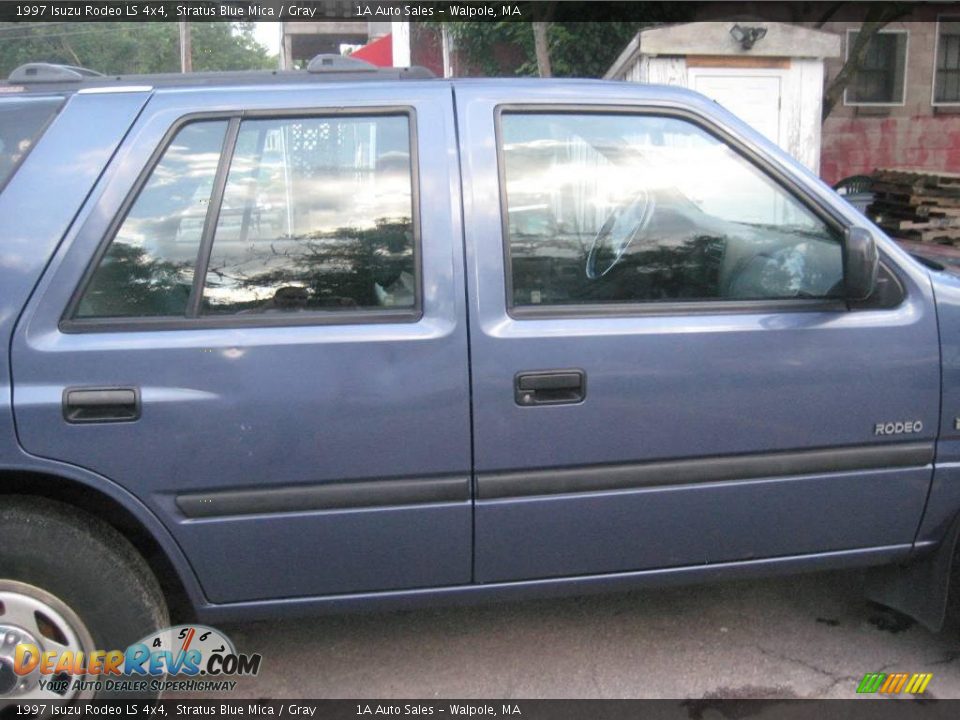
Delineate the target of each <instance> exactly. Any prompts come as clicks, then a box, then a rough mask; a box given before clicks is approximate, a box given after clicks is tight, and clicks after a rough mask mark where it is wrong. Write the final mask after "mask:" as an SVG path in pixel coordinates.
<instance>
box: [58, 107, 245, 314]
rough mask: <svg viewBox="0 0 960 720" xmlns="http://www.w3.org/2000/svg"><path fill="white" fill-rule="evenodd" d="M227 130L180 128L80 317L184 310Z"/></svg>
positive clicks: (218, 125) (212, 125)
mask: <svg viewBox="0 0 960 720" xmlns="http://www.w3.org/2000/svg"><path fill="white" fill-rule="evenodd" d="M226 128H227V122H226V121H225V120H224V121H213V122H202V123H194V124H191V125H187V126H185V127H184V128H183V129H182V130H180V132H179V133H178V134H177V136H176V137H175V138H174V140H173V142H172V143H171V144H170V146H169V147H168V148H167V149H166V151H165V152H164V154H163V157H162V158H161V159H160V162H159V163H158V164H157V166H156V168H155V169H154V170H153V172H152V173H151V175H150V178H149V179H148V180H147V183H146V185H145V186H144V188H143V190H142V191H141V192H140V195H139V196H138V197H137V199H136V201H135V202H134V204H133V207H131V209H130V212H129V213H128V214H127V216H126V218H125V219H124V221H123V224H122V225H121V226H120V229H119V230H118V231H117V234H116V237H115V238H114V239H113V242H112V243H111V244H110V247H109V248H108V249H107V253H106V255H104V257H103V259H102V260H101V261H100V264H99V266H98V267H97V269H96V271H95V272H94V274H93V277H92V279H91V281H90V284H89V285H88V286H87V290H86V293H85V294H84V296H83V299H82V300H81V302H80V307H79V310H78V312H77V317H80V318H92V317H151V316H176V315H183V314H184V313H185V312H186V308H187V301H188V299H189V297H190V288H191V285H192V283H193V271H194V265H195V264H196V258H197V251H198V250H199V247H200V236H201V234H202V232H203V221H204V218H205V217H206V213H207V208H208V206H209V204H210V194H211V192H212V189H213V178H214V175H215V174H216V170H217V163H218V161H219V159H220V150H221V146H222V144H223V137H224V133H225V132H226Z"/></svg>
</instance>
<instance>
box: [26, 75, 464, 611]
mask: <svg viewBox="0 0 960 720" xmlns="http://www.w3.org/2000/svg"><path fill="white" fill-rule="evenodd" d="M81 130H82V129H78V131H81ZM425 198H426V199H429V201H427V200H425ZM459 206H460V204H459V185H458V176H457V166H456V157H455V138H454V134H453V111H452V104H451V98H450V90H449V87H445V86H442V85H435V84H432V85H429V86H428V85H423V84H421V85H417V84H413V83H411V84H403V83H397V84H394V85H392V86H374V85H367V84H361V85H352V86H351V85H341V84H332V85H331V84H327V85H320V84H315V85H312V86H309V87H307V86H300V87H297V88H281V87H274V88H269V89H260V90H257V91H256V92H254V91H250V90H244V89H243V88H232V89H231V88H224V89H207V90H204V92H203V93H196V92H193V91H185V92H184V91H176V90H165V91H164V90H160V91H157V92H156V93H155V95H154V97H153V98H152V99H151V100H150V102H149V104H148V105H147V108H146V110H145V111H144V113H143V114H142V116H141V118H140V120H139V121H138V122H137V124H136V125H135V126H134V127H133V129H132V130H131V133H130V136H129V137H128V138H127V140H126V141H125V143H124V145H123V146H122V148H121V150H120V151H119V153H118V157H117V159H116V160H115V162H114V163H113V165H112V166H111V167H110V169H109V170H108V173H107V175H106V176H105V178H104V179H103V181H102V182H101V183H100V184H99V185H98V186H97V188H96V189H95V192H94V193H93V195H92V197H91V200H90V201H89V204H88V207H87V208H86V209H85V210H84V212H83V214H82V215H81V217H80V218H79V219H78V221H77V227H76V229H75V230H74V231H73V232H72V233H71V235H69V236H68V238H67V241H66V242H65V243H64V247H63V249H62V251H61V252H60V253H59V254H58V256H57V257H56V258H55V260H54V261H53V263H52V264H51V268H50V269H49V270H48V273H47V275H46V276H45V277H44V279H43V281H42V283H41V285H40V286H39V288H38V291H37V293H36V294H35V298H34V300H33V302H32V304H31V305H30V306H29V307H28V308H27V310H26V312H25V313H24V317H23V320H22V322H21V323H20V325H19V327H18V329H17V332H16V336H15V339H14V342H13V352H12V358H13V377H14V382H15V391H14V409H15V413H16V420H17V428H18V433H19V437H20V439H21V442H22V443H23V446H24V448H25V449H26V450H27V451H28V452H31V453H34V454H36V455H40V456H44V457H48V458H54V459H56V460H60V461H63V462H67V463H73V464H75V465H79V466H83V467H85V468H88V469H90V470H93V471H95V472H97V473H99V474H100V475H102V476H103V477H104V478H105V480H104V482H114V483H117V484H118V485H120V486H122V487H123V488H125V489H126V490H127V491H129V492H130V493H131V494H132V495H133V496H134V497H135V498H137V499H138V500H139V501H140V502H142V503H144V504H146V505H147V506H148V507H149V508H150V509H151V510H152V511H153V512H154V513H156V514H157V516H158V517H159V518H160V519H161V520H162V521H163V522H164V523H165V524H166V525H167V526H168V527H169V529H170V530H171V532H172V534H173V535H174V537H175V538H176V540H177V541H178V542H179V543H180V545H181V546H182V547H183V549H184V551H185V553H186V555H187V556H188V557H189V559H190V561H191V563H192V565H193V567H194V569H195V571H196V573H197V575H198V577H199V579H200V582H201V585H202V587H203V589H204V591H205V593H206V595H207V598H208V599H209V600H210V601H211V602H213V603H232V602H244V601H254V600H261V599H272V598H295V597H304V596H315V595H326V594H334V593H349V592H361V591H376V590H389V589H399V588H411V587H423V586H435V585H451V584H461V583H466V582H469V581H470V573H471V562H472V557H471V553H472V549H471V542H472V536H471V532H472V531H471V497H470V430H469V422H470V420H469V405H468V402H469V401H468V397H469V388H468V382H467V340H466V337H467V336H466V322H465V308H464V303H465V299H464V298H465V291H464V289H463V277H462V274H463V261H462V239H461V238H460V234H459V233H460V227H461V221H460V218H459Z"/></svg>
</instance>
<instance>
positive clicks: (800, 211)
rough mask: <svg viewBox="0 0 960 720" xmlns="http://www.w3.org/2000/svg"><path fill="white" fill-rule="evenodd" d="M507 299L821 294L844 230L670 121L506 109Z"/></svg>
mask: <svg viewBox="0 0 960 720" xmlns="http://www.w3.org/2000/svg"><path fill="white" fill-rule="evenodd" d="M501 127H502V143H503V160H504V165H505V166H504V172H505V178H506V187H505V194H506V214H507V222H506V231H507V242H508V243H509V251H510V262H511V269H510V272H511V277H512V286H513V303H514V305H518V306H519V305H541V304H543V305H556V304H574V303H577V304H581V303H620V302H657V301H684V300H691V301H692V300H753V299H780V298H824V297H832V296H837V295H839V294H840V289H841V285H842V278H843V268H842V260H841V252H840V242H839V238H838V237H837V236H836V235H835V233H834V232H833V231H832V230H830V229H829V228H828V227H827V226H826V225H825V224H824V223H823V222H822V221H821V220H820V219H819V218H817V217H816V216H815V215H814V214H813V213H812V212H811V211H809V210H808V209H806V208H805V207H803V206H802V205H801V204H800V203H799V202H798V201H797V200H795V199H794V198H793V197H792V196H791V195H790V194H789V193H787V192H786V191H785V190H784V189H782V188H781V187H779V186H778V185H776V184H775V183H773V182H772V181H771V180H770V179H769V178H768V177H767V176H766V175H765V174H763V173H762V172H761V171H760V170H758V169H757V168H756V167H754V166H753V165H752V164H750V163H749V162H747V161H746V160H745V159H744V158H743V157H742V156H740V155H739V154H737V153H736V152H735V151H734V150H733V149H732V148H730V147H729V146H727V145H726V144H725V143H724V142H722V141H720V140H718V139H717V138H715V137H713V136H712V135H710V134H708V133H706V132H705V131H703V130H701V129H700V128H698V127H697V126H695V125H693V124H691V123H688V122H686V121H683V120H679V119H675V118H664V117H654V116H640V115H636V116H629V115H579V116H578V115H573V114H505V115H504V116H503V117H502V125H501Z"/></svg>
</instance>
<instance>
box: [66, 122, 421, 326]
mask: <svg viewBox="0 0 960 720" xmlns="http://www.w3.org/2000/svg"><path fill="white" fill-rule="evenodd" d="M399 115H402V116H404V117H406V118H407V125H408V134H409V142H410V189H411V215H412V217H411V222H412V224H413V258H414V305H413V307H412V308H370V309H365V310H354V309H348V310H336V309H326V308H325V309H322V310H306V311H303V312H296V313H289V314H277V315H200V314H195V315H194V316H190V312H191V310H194V309H195V308H194V303H196V306H197V307H198V306H199V303H200V300H201V297H200V296H198V293H202V289H203V285H204V283H205V281H206V278H205V270H206V267H207V266H208V264H209V260H210V254H211V251H212V246H213V239H214V235H215V232H216V225H217V220H218V219H219V214H220V206H221V204H222V201H223V194H224V191H225V190H226V181H227V175H228V174H229V169H230V165H231V164H232V162H233V152H234V150H235V146H236V139H237V136H238V135H239V131H240V125H241V123H242V122H243V121H244V120H284V119H295V118H311V119H317V118H326V117H336V118H344V117H361V118H365V117H384V116H399ZM217 120H225V121H227V129H226V131H225V132H224V139H223V145H222V146H221V149H220V159H219V161H218V164H217V170H216V174H215V176H214V187H213V191H212V192H211V196H210V206H209V208H208V209H207V215H206V217H205V218H204V226H203V232H202V235H201V240H200V245H199V247H198V249H197V262H196V265H195V266H194V278H193V285H192V286H191V291H190V299H189V300H188V301H187V310H186V312H185V314H184V315H177V316H144V317H96V318H78V317H77V316H76V315H77V312H78V310H79V307H80V302H81V300H82V299H83V296H84V294H85V293H86V291H87V288H88V286H89V285H90V282H91V281H92V279H93V275H94V273H95V272H96V270H97V268H98V267H99V265H100V261H101V260H103V257H104V255H106V253H107V250H108V249H109V248H110V245H111V244H112V243H113V241H114V239H115V238H116V235H117V233H118V232H119V231H120V227H121V226H122V225H123V223H124V222H125V221H126V219H127V215H128V214H129V212H130V210H131V208H132V207H133V205H134V204H135V203H136V201H137V199H138V198H139V197H140V194H141V192H142V191H143V189H144V187H145V186H146V184H147V182H148V181H149V179H150V176H151V175H152V174H153V172H154V170H155V169H156V167H157V165H158V164H159V163H160V161H161V159H162V158H163V155H164V153H165V152H166V151H167V148H169V147H170V145H171V143H172V142H173V140H174V139H175V138H176V136H177V134H178V133H179V132H180V130H182V129H183V128H184V127H185V126H187V125H190V124H193V123H197V122H210V121H217ZM418 137H419V136H418V132H417V114H416V108H414V107H413V106H410V105H375V106H351V107H316V108H291V109H264V110H225V111H213V112H196V113H189V114H186V115H183V116H181V117H179V118H177V120H176V121H175V122H174V123H173V124H172V125H171V126H170V127H169V128H168V129H167V131H166V132H165V133H164V135H163V138H162V139H161V141H160V143H159V144H158V145H157V147H156V149H155V150H154V151H153V153H152V154H151V155H150V158H149V159H148V160H147V163H146V165H145V166H144V168H143V170H142V171H141V172H140V174H139V175H138V176H137V179H136V181H135V182H134V184H133V186H132V187H131V189H130V191H129V192H128V193H127V196H126V197H125V198H124V200H123V202H122V203H121V204H120V208H119V209H118V211H117V212H116V214H115V216H114V218H113V219H112V220H111V221H110V224H109V225H108V226H107V230H106V232H105V233H104V234H103V238H102V239H101V240H100V242H99V245H98V246H97V249H96V252H94V254H93V257H92V259H91V260H90V262H89V263H88V265H87V267H86V269H85V270H84V273H83V275H82V276H81V278H80V282H79V283H77V286H76V288H74V291H73V293H72V294H71V296H70V299H69V301H68V302H67V305H66V308H65V309H64V311H63V314H62V315H61V317H60V322H59V329H60V332H63V333H68V334H80V333H97V332H136V331H144V330H146V331H150V330H199V329H230V328H252V327H265V328H266V327H291V326H325V325H373V324H383V323H416V322H419V321H420V320H421V319H422V318H423V272H422V265H423V254H422V237H421V235H422V233H421V219H420V215H421V205H420V154H419V144H418ZM208 235H209V236H208ZM201 262H202V263H203V264H202V266H201ZM201 269H203V270H204V275H201V274H200V270H201ZM198 286H199V289H198Z"/></svg>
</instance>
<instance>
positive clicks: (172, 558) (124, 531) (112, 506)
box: [0, 468, 204, 622]
mask: <svg viewBox="0 0 960 720" xmlns="http://www.w3.org/2000/svg"><path fill="white" fill-rule="evenodd" d="M105 487H110V489H111V490H112V491H113V492H108V491H107V490H106V489H105ZM9 495H17V496H20V497H38V498H45V499H48V500H53V501H57V502H60V503H63V504H65V505H69V506H71V507H74V508H76V509H78V510H81V511H83V512H85V513H87V514H88V515H91V516H93V517H95V518H97V519H99V520H101V521H102V522H104V523H106V524H107V525H109V526H111V527H112V528H114V529H115V530H116V531H117V532H119V533H120V534H121V535H122V536H123V537H124V538H126V539H127V540H128V541H129V542H130V544H131V545H133V547H134V549H136V551H137V552H138V553H140V555H141V557H143V559H144V560H145V561H146V563H147V565H148V566H149V567H150V570H151V571H152V572H153V574H154V576H155V577H156V579H157V582H158V583H159V584H160V587H161V589H162V591H163V594H164V597H165V598H166V601H167V605H168V607H169V609H170V615H171V618H172V619H174V620H182V621H184V622H187V621H191V620H193V619H194V618H195V613H196V608H197V607H198V606H199V605H200V604H201V603H203V602H204V600H203V594H202V591H201V589H200V586H199V584H198V583H197V579H196V577H195V575H194V574H193V570H192V569H191V568H190V565H189V563H188V561H187V559H186V557H185V556H184V555H183V553H182V551H181V550H180V547H179V545H177V543H176V542H175V541H174V539H173V537H172V536H171V535H170V534H169V533H168V532H167V530H166V528H164V527H163V525H162V524H161V523H160V521H159V520H158V519H157V518H156V517H155V516H154V515H153V514H152V513H151V512H150V511H149V510H148V509H147V508H146V507H144V506H143V505H142V504H141V503H140V502H139V501H138V500H136V499H135V498H134V497H133V496H131V495H129V494H128V493H126V492H125V491H123V490H121V489H120V488H117V487H113V486H112V484H111V483H109V481H106V480H105V479H102V478H100V482H98V483H96V484H94V483H92V482H90V481H89V480H86V481H85V480H81V479H80V478H78V477H75V476H71V475H70V474H68V473H66V472H63V471H49V470H41V469H36V468H21V469H7V468H0V496H9Z"/></svg>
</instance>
